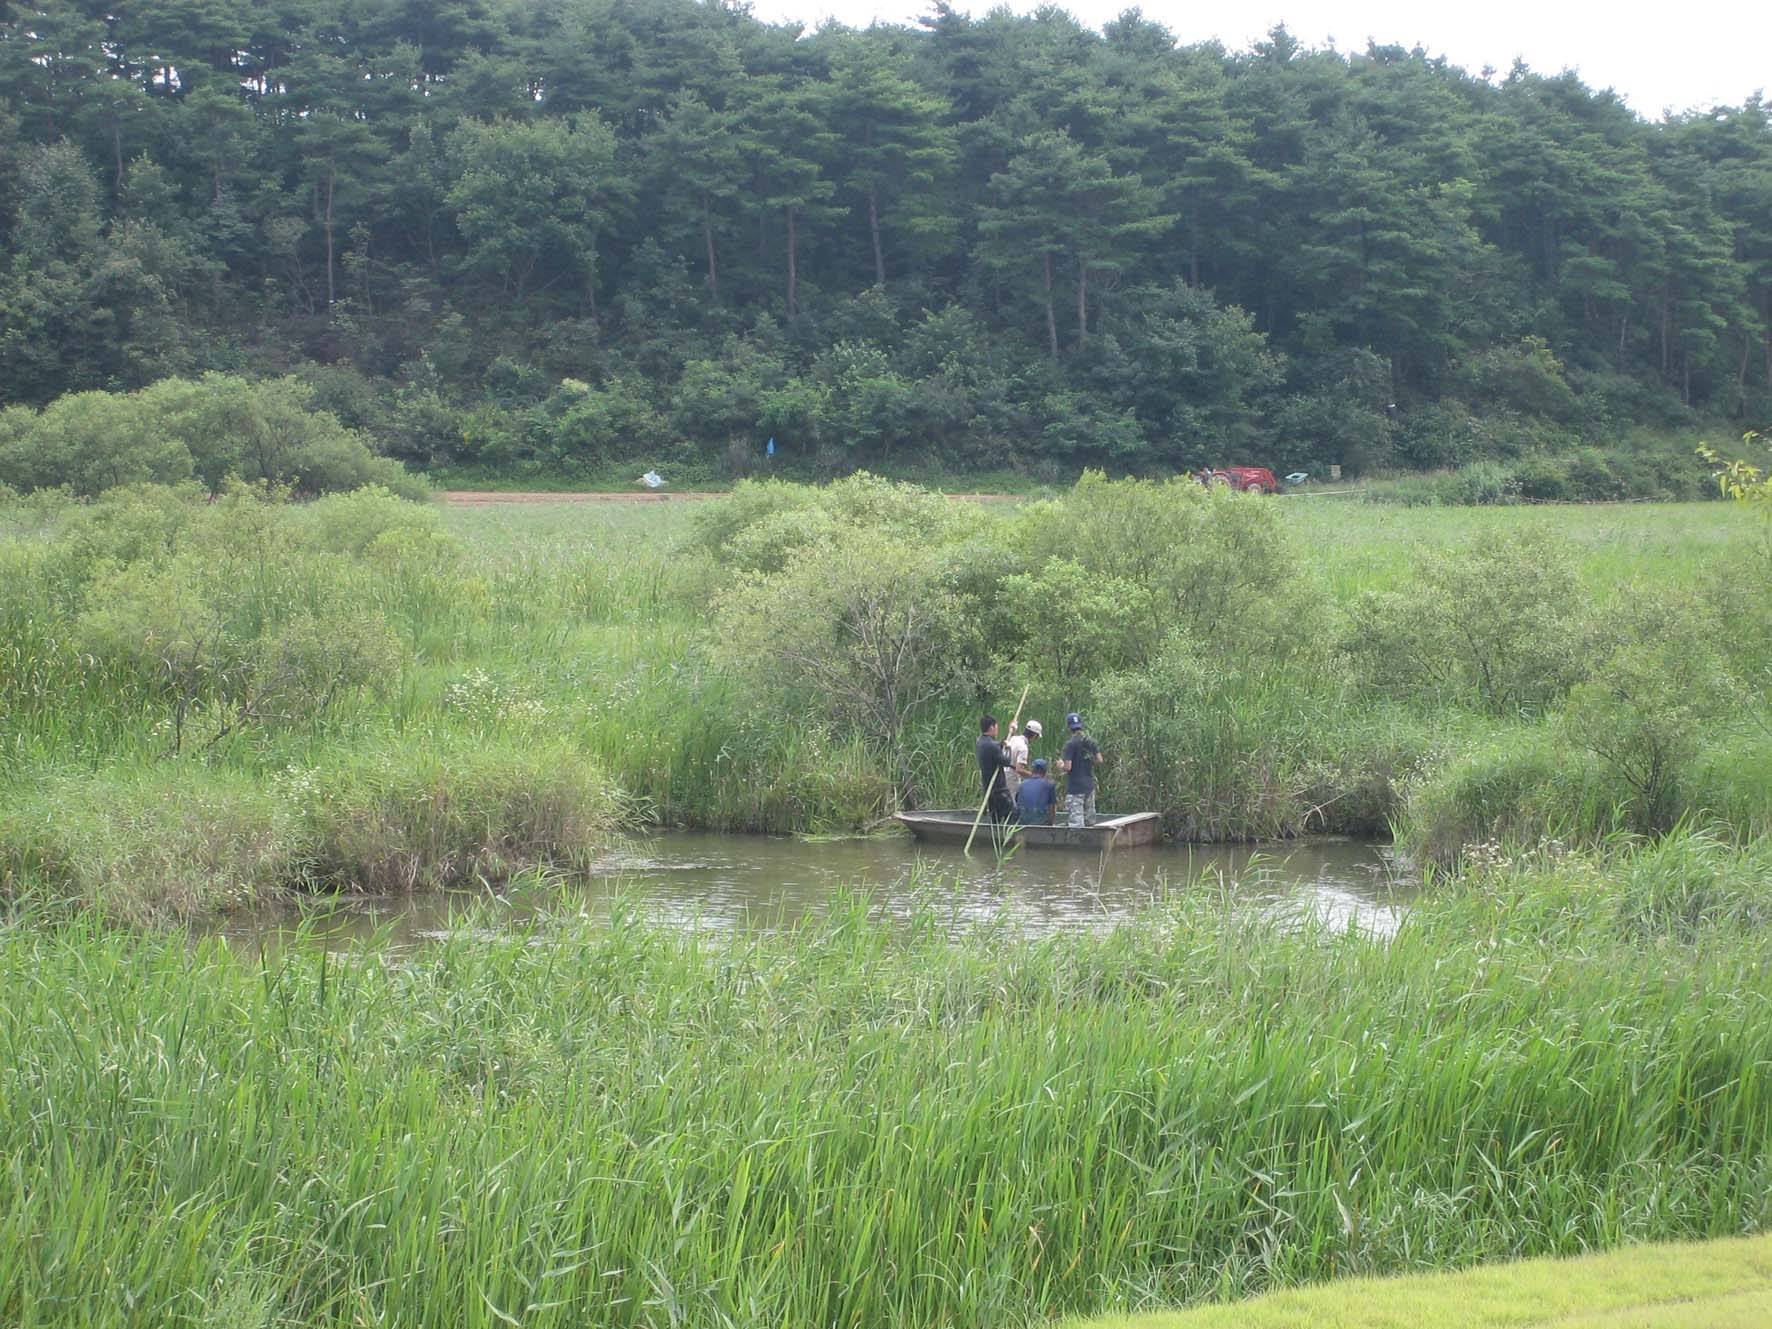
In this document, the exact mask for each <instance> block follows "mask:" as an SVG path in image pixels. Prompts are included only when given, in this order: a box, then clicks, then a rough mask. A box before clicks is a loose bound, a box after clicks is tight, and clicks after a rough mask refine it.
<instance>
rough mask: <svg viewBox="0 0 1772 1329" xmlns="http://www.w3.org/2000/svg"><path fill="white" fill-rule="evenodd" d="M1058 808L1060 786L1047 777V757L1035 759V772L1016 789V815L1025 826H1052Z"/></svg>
mask: <svg viewBox="0 0 1772 1329" xmlns="http://www.w3.org/2000/svg"><path fill="white" fill-rule="evenodd" d="M1057 808H1058V786H1057V785H1055V784H1053V783H1052V781H1050V780H1048V779H1047V778H1046V758H1044V757H1036V758H1035V759H1034V765H1033V774H1031V775H1029V776H1028V777H1027V778H1026V779H1024V780H1023V781H1022V782H1021V784H1020V786H1019V787H1018V788H1017V789H1016V791H1015V816H1016V820H1018V821H1019V822H1021V824H1022V825H1023V826H1050V825H1051V824H1052V817H1053V813H1054V812H1055V811H1057Z"/></svg>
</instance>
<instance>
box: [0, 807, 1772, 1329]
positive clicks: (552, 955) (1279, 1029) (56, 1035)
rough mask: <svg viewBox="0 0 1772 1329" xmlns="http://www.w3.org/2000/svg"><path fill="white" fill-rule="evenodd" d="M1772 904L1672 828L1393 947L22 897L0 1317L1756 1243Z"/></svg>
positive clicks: (667, 1295) (1007, 1290) (1503, 882)
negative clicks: (279, 924) (139, 913)
mask: <svg viewBox="0 0 1772 1329" xmlns="http://www.w3.org/2000/svg"><path fill="white" fill-rule="evenodd" d="M1620 874H1622V876H1623V880H1624V881H1625V883H1626V886H1625V889H1623V890H1622V891H1614V890H1611V889H1608V888H1607V886H1606V883H1607V882H1608V881H1610V880H1612V879H1614V878H1616V877H1618V876H1619V875H1620ZM1768 901H1772V858H1769V856H1768V854H1767V852H1766V851H1765V850H1763V849H1760V850H1754V851H1746V852H1744V851H1740V850H1736V849H1731V848H1728V847H1727V846H1725V845H1723V844H1722V843H1720V842H1717V841H1714V840H1706V839H1704V838H1703V837H1688V838H1687V840H1685V841H1683V842H1680V843H1677V844H1673V845H1670V846H1669V847H1666V848H1664V849H1663V850H1662V851H1661V856H1660V857H1659V858H1654V857H1649V858H1636V859H1621V860H1616V861H1599V860H1589V859H1573V858H1571V859H1559V860H1556V861H1548V860H1547V861H1543V862H1537V863H1527V864H1521V863H1512V864H1501V863H1494V864H1491V865H1490V866H1489V867H1487V868H1486V869H1484V870H1483V871H1481V872H1478V873H1475V874H1473V875H1472V876H1470V877H1468V878H1466V879H1465V880H1464V882H1463V885H1462V886H1461V887H1460V888H1459V889H1456V890H1449V891H1446V892H1443V893H1442V894H1441V895H1440V896H1439V897H1438V898H1437V899H1434V900H1429V901H1428V902H1426V903H1424V904H1422V905H1421V906H1420V907H1418V909H1417V910H1416V911H1415V912H1414V913H1413V914H1412V915H1411V916H1410V918H1409V919H1408V920H1407V921H1405V923H1404V925H1403V927H1402V929H1401V931H1400V933H1399V934H1398V935H1397V937H1396V938H1395V939H1394V940H1393V941H1391V942H1390V943H1388V944H1382V943H1377V942H1373V941H1368V940H1365V939H1362V938H1360V937H1357V936H1339V937H1338V936H1334V935H1330V934H1328V933H1323V932H1308V931H1307V932H1303V933H1300V932H1296V931H1283V930H1280V929H1278V928H1276V927H1272V926H1263V925H1260V924H1255V923H1251V922H1249V921H1248V919H1247V916H1246V915H1239V914H1236V913H1233V912H1230V911H1226V910H1224V909H1222V908H1221V907H1220V904H1219V903H1218V902H1217V901H1215V900H1214V898H1213V897H1212V895H1211V894H1210V893H1209V892H1201V893H1193V894H1186V895H1183V896H1181V897H1178V898H1177V899H1176V900H1175V901H1174V902H1172V903H1171V904H1170V905H1169V906H1167V907H1166V908H1164V909H1162V910H1159V911H1158V912H1156V913H1154V914H1153V915H1151V916H1150V917H1148V918H1145V919H1143V920H1141V922H1140V925H1139V926H1137V927H1135V928H1128V929H1124V930H1121V931H1117V932H1115V933H1112V934H1109V935H1105V936H1070V937H1062V938H1055V939H1050V940H1044V941H1030V940H1024V939H1021V938H1019V937H1017V936H1014V935H1012V934H1010V933H1008V932H1005V931H998V930H992V929H989V928H986V929H983V930H980V931H975V932H974V933H972V934H971V935H969V936H967V937H964V938H961V939H954V938H951V937H949V936H948V935H947V933H946V931H945V926H944V920H943V917H942V915H941V912H940V909H939V895H937V896H935V897H934V898H933V899H932V905H933V906H934V907H933V908H932V911H931V913H929V914H928V915H926V916H925V917H923V918H921V919H918V920H913V921H912V922H910V923H909V924H899V925H894V924H890V923H882V922H875V921H872V920H870V919H869V918H868V917H867V916H866V910H865V908H864V906H863V905H862V904H861V903H860V902H851V903H850V904H848V905H843V904H838V905H836V906H834V907H833V908H832V909H831V911H830V912H829V913H828V914H827V915H826V916H824V917H823V918H821V919H818V920H816V921H813V922H810V923H808V924H806V925H804V926H802V927H800V928H798V929H793V930H788V931H782V932H749V933H741V934H729V935H725V936H721V937H715V938H708V937H698V936H689V935H685V934H682V933H678V932H672V931H667V930H660V929H657V928H654V927H650V926H648V925H645V924H642V923H639V922H636V921H634V920H633V919H631V918H628V917H625V916H621V915H619V914H618V916H617V918H616V920H615V922H614V924H613V925H612V926H610V927H609V928H607V929H597V928H593V927H591V926H589V925H587V924H586V923H584V922H582V921H572V920H562V921H559V922H557V923H543V924H540V925H538V926H536V927H535V928H533V929H532V930H530V931H528V932H526V933H524V934H522V935H516V936H506V937H502V938H501V937H499V936H496V935H494V936H488V935H487V934H486V933H485V932H484V931H483V930H481V929H479V928H478V927H476V926H474V925H475V923H476V921H477V920H475V919H473V918H467V919H464V920H462V924H463V926H462V928H461V929H460V930H459V931H458V932H456V933H455V934H454V936H453V937H452V938H451V939H449V940H445V941H443V942H440V943H438V944H436V945H434V946H430V947H427V948H425V949H423V950H420V951H417V952H414V953H411V954H407V955H403V956H400V957H398V958H397V959H396V957H393V956H391V955H389V954H387V953H386V952H384V951H382V950H380V949H376V948H370V949H368V950H365V951H358V952H352V953H348V954H344V955H336V954H328V953H326V952H325V951H324V950H322V949H319V948H318V947H310V946H304V945H299V944H298V945H294V946H289V947H285V948H282V949H280V950H278V951H276V952H275V953H270V954H265V955H262V956H259V955H251V954H242V953H237V952H235V951H232V950H230V949H229V948H228V947H227V946H225V945H224V944H222V943H220V942H217V941H208V942H204V943H202V944H200V945H198V946H196V947H192V946H191V945H189V944H188V943H186V942H185V941H183V940H182V939H171V938H160V937H143V936H138V935H127V934H121V933H116V932H106V931H102V930H99V929H97V928H94V927H91V926H88V925H84V924H79V923H76V924H72V925H69V926H64V927H61V928H55V929H46V928H42V927H38V926H34V925H31V924H30V923H28V922H16V921H15V922H14V923H13V924H11V925H7V926H4V927H0V992H3V993H4V996H5V1000H4V1001H3V1002H0V1076H3V1077H4V1081H3V1083H4V1089H5V1092H4V1093H0V1157H4V1158H5V1159H6V1160H8V1161H7V1163H6V1165H5V1166H4V1167H3V1168H0V1320H4V1321H5V1322H7V1323H12V1324H19V1325H24V1326H48V1325H80V1326H83V1327H85V1326H106V1325H135V1324H147V1323H152V1324H156V1325H162V1324H163V1325H184V1324H189V1325H199V1324H201V1325H211V1324H228V1325H243V1324H245V1325H251V1324H263V1325H273V1324H275V1325H285V1324H287V1325H347V1324H349V1325H356V1324H365V1323H368V1324H389V1325H393V1324H398V1325H402V1326H423V1325H439V1326H442V1325H447V1326H451V1329H457V1327H461V1326H467V1327H476V1326H485V1327H486V1329H493V1327H494V1326H497V1325H502V1324H509V1323H512V1322H515V1323H520V1324H524V1325H529V1326H547V1325H567V1324H584V1323H587V1322H589V1323H598V1324H608V1325H648V1326H651V1325H670V1324H674V1325H694V1326H701V1325H710V1326H711V1325H731V1324H832V1325H836V1324H842V1325H868V1326H873V1325H903V1326H907V1327H908V1326H927V1325H979V1326H983V1325H992V1326H995V1325H1005V1324H1008V1325H1015V1324H1029V1323H1033V1322H1035V1321H1038V1320H1040V1319H1042V1318H1045V1317H1049V1316H1054V1315H1059V1314H1065V1313H1072V1312H1078V1313H1081V1312H1088V1311H1093V1310H1099V1309H1103V1308H1107V1307H1120V1308H1124V1307H1138V1306H1149V1305H1156V1304H1162V1303H1178V1302H1182V1301H1188V1300H1197V1299H1201V1298H1212V1297H1232V1296H1240V1295H1244V1294H1247V1293H1250V1292H1254V1291H1257V1290H1260V1289H1262V1288H1265V1287H1268V1286H1272V1285H1277V1284H1291V1283H1297V1282H1300V1281H1304V1280H1310V1279H1318V1278H1323V1277H1327V1276H1331V1275H1336V1274H1343V1273H1348V1272H1356V1271H1358V1272H1383V1271H1392V1270H1403V1269H1411V1268H1428V1267H1433V1268H1442V1267H1446V1266H1450V1265H1460V1264H1465V1263H1469V1262H1473V1261H1476V1260H1480V1259H1490V1258H1503V1257H1509V1256H1515V1255H1525V1254H1539V1253H1551V1252H1570V1251H1576V1250H1583V1249H1587V1248H1591V1247H1598V1246H1605V1245H1611V1244H1616V1243H1621V1242H1625V1241H1632V1240H1638V1239H1648V1238H1662V1237H1681V1236H1700V1235H1722V1234H1728V1233H1737V1232H1742V1231H1752V1230H1757V1229H1760V1228H1762V1227H1764V1226H1765V1225H1766V1224H1767V1223H1768V1221H1772V1198H1769V1197H1772V1083H1769V1081H1768V1071H1767V1068H1768V1066H1772V1018H1768V1017H1769V1016H1772V965H1769V964H1768V963H1767V962H1768V960H1772V954H1769V953H1768V949H1767V945H1768V944H1767V942H1766V940H1765V932H1764V928H1763V921H1764V914H1765V908H1766V905H1767V902H1768Z"/></svg>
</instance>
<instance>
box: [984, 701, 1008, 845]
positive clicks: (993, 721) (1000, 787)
mask: <svg viewBox="0 0 1772 1329" xmlns="http://www.w3.org/2000/svg"><path fill="white" fill-rule="evenodd" d="M1009 727H1010V729H1011V730H1013V729H1014V728H1015V726H1014V725H1013V724H1011V725H1010V726H1009ZM1014 765H1015V758H1014V757H1013V756H1012V755H1011V754H1010V752H1009V749H1008V748H1006V747H1005V746H1004V745H1003V744H1001V743H999V742H997V717H996V716H994V715H986V716H985V717H984V719H983V721H982V722H981V723H980V724H979V734H978V774H979V778H980V779H981V780H983V782H984V796H985V812H986V813H988V814H989V816H990V819H991V820H992V821H1012V820H1014V818H1015V805H1014V804H1012V803H1011V802H1010V801H1009V784H1008V782H1007V781H1006V780H1005V779H1004V776H1003V772H1004V771H1006V770H1009V769H1011V768H1012V767H1013V766H1014Z"/></svg>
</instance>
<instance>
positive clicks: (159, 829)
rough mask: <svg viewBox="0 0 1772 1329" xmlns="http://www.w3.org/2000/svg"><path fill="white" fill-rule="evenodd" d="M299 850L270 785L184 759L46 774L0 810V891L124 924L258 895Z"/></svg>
mask: <svg viewBox="0 0 1772 1329" xmlns="http://www.w3.org/2000/svg"><path fill="white" fill-rule="evenodd" d="M306 858H307V848H306V844H305V841H304V838H303V828H302V826H301V824H300V821H299V819H298V818H297V817H296V816H295V815H294V814H293V813H292V811H291V810H290V809H288V808H287V807H285V806H284V805H282V804H281V803H280V802H279V801H278V800H277V799H276V798H275V797H274V795H273V794H272V793H271V792H270V791H268V790H266V789H264V788H262V787H260V786H259V785H258V784H256V782H254V781H252V780H251V779H249V778H242V777H240V776H238V775H232V776H230V775H224V774H220V773H216V772H212V771H209V770H206V769H205V768H203V767H201V766H198V765H194V764H192V763H188V762H173V763H166V764H162V765H157V766H153V767H149V768H146V769H140V770H134V769H127V768H123V769H113V770H109V771H105V772H101V773H99V774H95V775H70V776H63V777H58V778H54V779H51V780H49V781H47V782H45V783H44V784H42V785H41V786H40V787H39V788H37V789H36V790H35V791H33V792H32V793H30V794H28V795H25V796H24V797H22V798H15V799H14V800H13V801H11V803H10V804H9V806H7V807H6V808H4V810H0V896H5V897H6V898H8V899H11V900H13V901H18V900H20V899H32V900H35V901H37V902H39V903H43V904H47V905H49V906H51V907H54V908H57V909H63V908H70V907H75V908H79V909H82V910H86V911H90V912H92V913H94V914H96V915H98V916H100V917H102V918H105V919H108V920H113V921H116V922H119V923H124V924H129V925H132V926H150V927H152V926H165V925H167V924H172V923H180V922H185V921H188V920H191V919H195V918H199V917H202V916H204V915H208V914H213V913H215V912H217V911H219V910H225V909H230V908H234V907H237V906H248V905H252V904H256V903H260V902H262V901H264V900H265V899H267V898H269V897H270V896H271V895H272V894H273V893H274V892H275V891H276V890H278V889H279V888H281V887H283V886H286V885H287V884H288V883H289V882H290V881H291V880H292V879H294V878H296V877H299V875H300V874H301V872H302V870H303V868H302V865H303V863H304V862H305V860H306Z"/></svg>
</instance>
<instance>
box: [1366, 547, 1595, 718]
mask: <svg viewBox="0 0 1772 1329" xmlns="http://www.w3.org/2000/svg"><path fill="white" fill-rule="evenodd" d="M1594 630H1595V626H1594V622H1593V604H1592V598H1591V596H1590V594H1589V592H1588V591H1587V589H1586V588H1585V587H1584V586H1583V585H1582V583H1581V580H1580V577H1579V576H1578V575H1577V572H1576V567H1575V559H1574V551H1573V549H1572V548H1571V547H1570V546H1569V545H1568V544H1567V543H1566V542H1564V541H1562V540H1560V539H1558V538H1557V537H1556V536H1554V535H1550V534H1548V533H1545V532H1541V531H1534V532H1522V533H1507V534H1503V533H1500V532H1497V533H1494V534H1491V535H1487V536H1484V537H1482V538H1480V539H1479V540H1478V541H1477V542H1476V543H1475V544H1474V545H1473V546H1472V547H1471V548H1469V549H1461V550H1457V551H1431V552H1426V553H1423V554H1422V555H1420V556H1419V557H1418V559H1417V561H1416V567H1415V576H1414V578H1413V580H1412V583H1411V585H1410V586H1409V588H1408V589H1407V590H1402V591H1373V592H1368V593H1367V594H1366V595H1364V596H1362V597H1361V598H1360V599H1359V600H1357V601H1356V602H1355V603H1354V604H1353V605H1352V606H1351V607H1350V619H1349V627H1348V638H1347V643H1346V645H1347V650H1348V651H1349V653H1350V654H1351V655H1352V656H1353V658H1354V660H1355V661H1356V664H1357V667H1358V668H1359V669H1360V671H1361V673H1362V676H1363V678H1364V679H1365V682H1366V684H1367V686H1370V687H1373V688H1376V689H1379V690H1381V691H1385V692H1389V693H1392V694H1393V695H1400V696H1410V695H1413V696H1418V697H1435V696H1438V697H1442V698H1445V697H1459V698H1468V699H1471V700H1474V701H1476V702H1477V703H1479V704H1480V705H1482V706H1484V707H1486V708H1487V709H1489V710H1490V711H1493V712H1495V713H1496V714H1507V713H1512V712H1527V713H1536V712H1539V711H1542V710H1543V709H1545V708H1546V707H1550V706H1554V705H1555V704H1556V703H1557V702H1559V701H1560V700H1561V699H1562V697H1563V695H1564V693H1566V692H1567V690H1568V689H1569V688H1570V687H1571V686H1572V685H1573V684H1574V683H1575V682H1577V681H1578V680H1580V679H1581V678H1583V677H1584V676H1585V674H1586V671H1587V668H1588V659H1589V647H1590V644H1591V641H1592V638H1593V633H1594Z"/></svg>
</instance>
